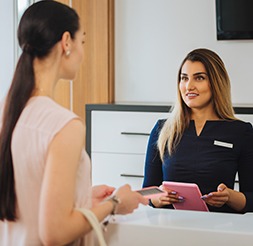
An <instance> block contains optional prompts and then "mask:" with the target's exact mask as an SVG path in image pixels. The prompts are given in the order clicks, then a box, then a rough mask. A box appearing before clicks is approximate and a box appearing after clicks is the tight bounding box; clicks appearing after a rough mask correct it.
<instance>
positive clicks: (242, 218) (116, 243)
mask: <svg viewBox="0 0 253 246" xmlns="http://www.w3.org/2000/svg"><path fill="white" fill-rule="evenodd" d="M105 238H106V241H107V243H108V245H110V246H161V245H177V246H214V245H218V246H219V245H222V246H227V245H228V246H247V245H253V213H248V214H244V215H240V214H226V213H211V212H195V211H182V210H181V211H179V210H167V209H154V208H151V207H149V206H141V207H139V209H137V210H136V211H135V212H134V213H133V214H130V215H124V216H121V215H117V216H115V219H114V221H111V223H110V224H109V225H108V230H107V232H106V233H105Z"/></svg>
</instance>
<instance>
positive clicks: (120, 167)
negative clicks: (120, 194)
mask: <svg viewBox="0 0 253 246" xmlns="http://www.w3.org/2000/svg"><path fill="white" fill-rule="evenodd" d="M168 115H169V114H168V113H157V112H153V113H152V112H122V111H93V112H92V117H91V119H92V120H91V125H92V131H91V136H92V141H91V159H92V180H93V184H95V185H96V184H103V183H105V184H108V185H112V186H115V187H119V186H121V185H123V184H125V183H128V184H130V185H131V186H132V188H133V189H140V188H141V187H142V182H143V168H144V161H145V152H146V147H147V141H148V137H149V134H150V131H151V130H152V128H153V126H154V125H155V123H156V121H157V120H158V119H161V118H167V117H168Z"/></svg>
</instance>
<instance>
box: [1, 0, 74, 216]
mask: <svg viewBox="0 0 253 246" xmlns="http://www.w3.org/2000/svg"><path fill="white" fill-rule="evenodd" d="M78 30H79V17H78V15H77V13H76V12H75V11H74V10H73V9H71V8H70V7H68V6H66V5H64V4H61V3H58V2H55V1H50V0H44V1H40V2H37V3H35V4H33V5H31V6H30V7H29V8H28V9H27V10H26V11H25V13H24V14H23V16H22V18H21V20H20V24H19V27H18V41H19V45H20V47H21V49H22V51H23V52H22V54H21V56H20V58H19V60H18V63H17V66H16V70H15V73H14V76H13V80H12V83H11V86H10V89H9V91H8V94H7V97H6V100H5V106H4V111H3V119H2V120H3V123H2V128H1V132H0V220H9V221H15V220H16V219H17V214H16V208H17V199H16V192H15V178H14V168H13V160H12V153H11V142H12V134H13V130H14V128H15V126H16V123H17V121H18V119H19V117H20V115H21V113H22V111H23V109H24V107H25V105H26V103H27V101H28V100H29V98H30V97H31V95H32V93H33V91H34V89H35V81H34V80H35V79H34V69H33V60H34V58H35V57H37V58H39V59H42V58H44V57H46V56H47V55H48V54H49V53H50V52H51V50H52V48H53V46H54V45H55V44H56V43H57V42H59V41H60V40H61V38H62V35H63V33H64V32H66V31H68V32H69V33H70V35H71V37H72V38H73V39H74V37H75V33H76V32H77V31H78Z"/></svg>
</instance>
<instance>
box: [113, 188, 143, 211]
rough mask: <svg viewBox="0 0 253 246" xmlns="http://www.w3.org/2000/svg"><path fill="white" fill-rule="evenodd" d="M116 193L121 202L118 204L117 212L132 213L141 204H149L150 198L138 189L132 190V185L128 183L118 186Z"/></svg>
mask: <svg viewBox="0 0 253 246" xmlns="http://www.w3.org/2000/svg"><path fill="white" fill-rule="evenodd" d="M115 195H116V196H117V197H118V198H119V200H120V203H119V204H118V205H117V208H116V211H115V212H116V213H117V214H128V213H132V212H133V211H134V209H136V208H138V206H139V204H140V203H141V204H144V205H147V204H148V199H147V198H145V197H144V196H142V195H141V194H139V193H138V192H136V191H132V190H131V187H130V185H128V184H126V185H123V186H121V187H120V188H118V189H117V190H116V192H115Z"/></svg>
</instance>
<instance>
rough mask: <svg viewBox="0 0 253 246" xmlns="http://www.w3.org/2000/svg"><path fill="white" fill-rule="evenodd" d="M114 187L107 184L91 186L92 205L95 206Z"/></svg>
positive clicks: (111, 191)
mask: <svg viewBox="0 0 253 246" xmlns="http://www.w3.org/2000/svg"><path fill="white" fill-rule="evenodd" d="M114 190H115V188H114V187H111V186H108V185H96V186H93V187H92V205H93V206H96V205H97V204H99V203H100V202H102V201H103V200H104V199H105V198H106V197H108V196H110V195H111V194H112V193H113V192H114Z"/></svg>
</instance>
